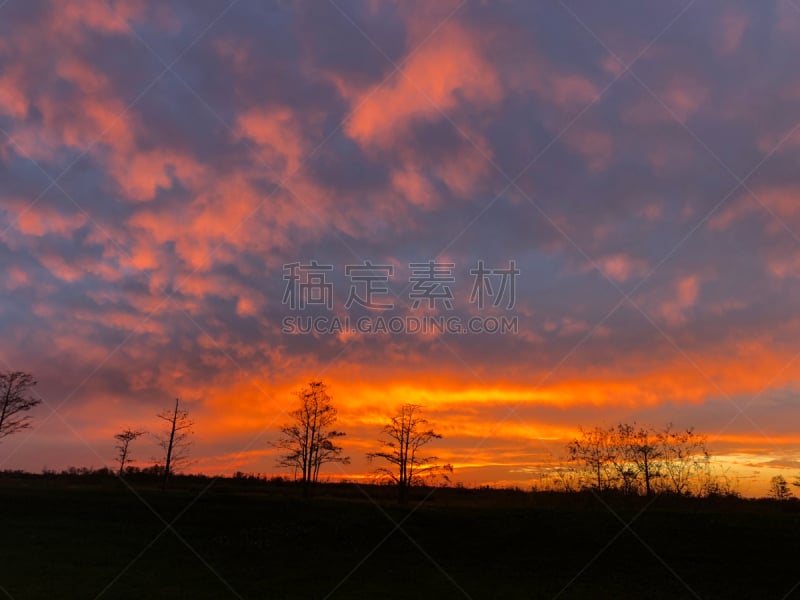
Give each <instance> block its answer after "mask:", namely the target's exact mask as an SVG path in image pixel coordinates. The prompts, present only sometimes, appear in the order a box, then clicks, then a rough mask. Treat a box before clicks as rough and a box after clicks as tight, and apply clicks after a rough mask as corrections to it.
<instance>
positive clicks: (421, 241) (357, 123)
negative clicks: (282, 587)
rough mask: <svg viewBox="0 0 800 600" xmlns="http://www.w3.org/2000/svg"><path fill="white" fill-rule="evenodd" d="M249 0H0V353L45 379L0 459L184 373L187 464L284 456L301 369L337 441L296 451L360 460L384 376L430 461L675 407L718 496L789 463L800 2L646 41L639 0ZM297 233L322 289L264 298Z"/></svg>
mask: <svg viewBox="0 0 800 600" xmlns="http://www.w3.org/2000/svg"><path fill="white" fill-rule="evenodd" d="M244 4H246V3H244ZM244 4H242V3H240V4H239V5H235V6H232V7H230V11H226V12H225V13H224V14H222V15H220V14H219V13H215V12H214V10H215V9H212V8H209V7H205V6H204V7H192V8H191V9H189V8H187V7H185V6H183V5H181V3H180V2H178V3H176V4H174V5H172V4H171V5H169V6H161V5H157V4H156V3H152V2H147V1H143V2H135V3H132V4H130V5H127V4H122V3H116V4H114V5H113V6H112V5H110V4H109V3H107V2H104V1H103V0H89V1H88V2H86V3H85V6H82V8H77V7H75V6H66V5H63V6H62V5H60V4H58V3H50V4H48V3H44V4H41V5H38V4H37V5H36V6H31V7H27V8H26V5H25V3H24V2H11V3H8V5H7V6H3V7H2V17H3V19H4V20H3V24H0V30H2V31H3V35H2V36H0V128H2V133H3V135H0V173H2V186H0V327H2V330H3V335H2V336H0V371H10V370H23V371H29V372H31V373H32V374H33V375H34V376H35V377H36V379H37V380H38V381H39V384H38V387H37V391H38V393H39V394H40V395H41V398H42V399H43V400H44V403H43V404H42V405H41V406H40V407H39V408H37V409H36V411H35V413H34V414H33V416H34V419H33V424H34V427H33V428H32V429H31V430H30V431H29V432H24V433H22V434H20V435H15V436H10V437H8V438H4V439H3V440H2V445H1V446H0V469H6V468H8V469H12V468H22V469H28V470H31V471H39V470H41V469H42V468H43V467H48V468H66V467H69V466H72V465H94V466H98V465H100V464H108V463H110V462H111V461H112V459H113V446H114V444H113V436H114V434H115V433H117V432H119V431H120V430H122V429H123V428H125V427H135V428H142V429H146V430H148V431H150V433H151V434H152V433H154V432H153V431H152V430H153V429H154V428H155V427H157V425H158V423H154V415H155V414H156V413H158V412H159V411H160V410H163V408H164V407H165V406H167V405H168V404H169V402H171V401H172V399H173V398H175V397H180V398H181V400H182V401H183V402H184V403H185V406H186V407H187V409H188V410H189V411H190V414H191V417H192V418H193V420H194V421H195V446H194V448H193V456H194V463H193V464H192V465H191V467H190V468H191V469H192V470H195V471H198V472H207V473H214V474H230V473H232V472H233V471H237V470H239V471H246V472H259V473H269V474H278V473H279V471H278V469H277V467H276V466H275V454H276V450H275V449H274V447H272V446H271V445H270V443H271V442H274V441H275V439H276V438H277V436H278V434H279V431H280V427H281V425H283V424H285V423H286V422H287V419H288V416H287V414H288V412H289V411H290V410H291V409H292V406H293V402H294V399H295V396H294V394H295V392H296V391H297V390H298V389H299V388H301V387H302V386H303V385H305V384H306V383H308V381H310V380H312V379H322V380H324V381H325V382H326V383H327V384H328V386H329V390H330V393H331V395H332V397H333V399H334V403H335V405H336V407H337V409H338V411H339V422H338V425H337V427H338V428H340V429H341V430H342V431H345V432H346V433H347V435H346V437H345V438H343V442H342V443H343V446H344V448H345V453H347V454H349V455H350V456H351V457H352V463H351V465H349V466H347V467H344V468H343V469H338V468H336V469H334V468H331V469H328V470H325V471H324V472H323V476H324V477H330V478H336V479H353V480H362V479H363V480H366V479H369V477H370V472H371V469H373V468H374V466H371V465H369V464H368V463H367V461H366V459H365V455H366V453H367V452H369V451H371V450H374V449H375V446H376V444H377V441H376V440H377V438H378V436H379V435H380V430H381V427H382V426H383V424H384V423H385V422H386V419H387V418H388V416H389V415H391V414H392V413H393V412H394V411H395V410H396V409H397V407H399V406H400V405H402V404H404V403H415V404H420V405H423V406H424V411H425V414H426V416H427V417H428V418H429V419H430V421H431V422H432V423H434V424H435V427H436V429H437V431H438V432H439V433H441V434H442V436H443V439H442V440H437V441H436V443H435V444H433V445H432V448H431V451H432V452H433V453H434V454H437V455H439V456H440V457H441V458H442V459H443V460H447V461H449V462H451V463H452V464H453V465H455V466H456V470H455V473H454V474H453V476H452V480H453V482H454V483H459V482H460V483H464V484H469V485H482V484H497V485H519V486H521V487H530V486H531V485H534V484H535V483H536V481H537V477H538V472H540V471H541V470H542V469H546V468H548V467H550V466H552V465H554V464H557V463H559V461H562V460H563V457H564V452H565V448H564V447H565V444H566V443H567V442H568V441H569V440H570V439H573V438H574V437H575V436H576V435H578V434H579V432H580V429H581V428H591V427H594V426H601V425H602V426H609V425H613V424H614V423H619V422H637V423H640V424H650V425H653V426H655V427H661V426H664V425H666V424H667V423H674V425H675V426H676V427H678V428H688V427H694V428H695V429H696V430H697V432H699V433H701V434H703V435H706V436H707V437H708V443H709V447H710V449H711V452H712V454H713V455H714V456H715V457H716V458H715V460H717V461H718V462H719V465H720V466H721V468H725V469H728V470H729V471H730V472H731V473H734V474H735V476H736V478H738V480H740V481H741V482H742V489H743V490H745V491H746V493H748V494H758V493H762V492H763V491H764V490H765V486H766V482H767V481H768V479H769V477H771V476H773V475H775V474H778V473H781V474H783V475H784V476H785V477H786V478H787V479H790V480H791V479H792V478H793V477H794V475H795V474H797V475H800V429H798V428H797V426H796V423H798V422H800V418H798V417H800V415H799V414H798V407H797V402H796V400H795V398H796V397H797V396H798V394H800V375H798V373H800V371H798V368H800V358H799V357H800V344H799V343H798V340H800V316H798V315H797V311H796V307H797V306H798V302H800V269H798V267H800V245H799V244H798V240H800V235H798V232H800V209H798V207H799V206H800V203H798V198H799V197H800V181H799V180H798V174H797V169H796V164H797V161H798V160H800V137H798V135H797V133H796V132H794V130H793V127H794V125H795V124H796V119H797V114H796V113H797V102H798V100H800V77H798V75H797V73H798V72H800V71H798V69H797V68H795V67H796V66H795V65H794V64H793V63H794V60H793V59H792V60H790V59H786V60H785V61H776V60H775V59H774V56H776V55H779V56H784V57H793V56H800V35H798V34H799V33H800V11H788V12H787V11H783V10H782V9H775V11H772V12H770V11H766V10H765V9H759V8H757V7H755V6H754V7H751V8H750V9H747V10H745V9H744V8H742V9H740V10H739V9H737V12H736V13H735V14H734V13H732V12H729V11H719V10H715V9H714V8H713V7H709V6H699V5H698V6H692V7H690V8H689V9H687V10H688V11H689V12H688V13H687V16H686V17H685V18H680V19H677V20H675V22H674V23H673V25H672V27H673V29H671V30H670V35H665V36H662V37H659V38H658V39H656V40H654V41H653V43H652V45H648V43H647V42H648V39H645V38H647V37H648V36H647V35H646V33H645V32H647V31H649V29H650V27H651V25H652V23H654V22H656V21H660V20H663V21H665V22H669V20H670V19H671V18H673V17H675V15H673V14H672V13H669V10H671V9H669V8H668V7H667V6H666V5H664V6H662V5H658V6H656V5H652V6H649V7H644V6H642V7H637V8H636V9H630V10H626V11H625V14H624V15H622V14H618V13H617V12H615V11H614V10H609V11H606V12H604V11H600V12H597V11H594V10H591V9H590V7H589V6H588V5H587V6H586V7H584V8H581V7H579V6H577V4H576V6H575V7H573V10H574V11H575V14H571V13H570V11H566V10H564V7H563V6H559V5H558V4H555V5H553V6H550V5H548V4H547V3H543V4H542V5H541V6H539V5H538V4H537V5H536V6H535V7H534V6H532V5H531V6H528V5H526V4H525V3H513V2H512V3H508V4H506V3H503V4H498V5H492V4H486V3H482V2H471V1H469V2H465V3H459V2H457V1H456V2H450V1H448V2H440V3H419V2H398V3H391V4H389V3H380V2H366V3H352V4H348V3H345V4H346V6H345V5H343V6H342V7H340V11H337V10H336V9H335V8H334V7H333V5H331V6H328V5H326V4H325V3H323V6H316V7H314V8H311V7H307V6H304V5H302V6H301V5H297V6H295V5H292V4H291V3H276V4H275V6H273V7H272V8H271V9H270V10H264V11H256V10H254V9H253V8H252V7H248V6H245V5H244ZM534 4H535V3H534ZM578 4H579V3H578ZM589 4H591V3H589ZM762 10H763V11H764V12H763V13H762V12H760V11H762ZM341 11H344V12H346V13H347V15H348V16H349V17H350V19H348V18H343V17H344V15H343V14H342V13H341ZM773 12H774V14H773ZM667 13H669V14H667ZM576 15H577V16H579V17H580V19H581V21H582V23H581V24H582V25H583V27H580V26H578V23H577V22H576V21H575V16H576ZM6 19H7V20H6ZM587 27H588V28H589V29H591V30H592V31H593V32H595V35H596V39H595V38H594V37H593V36H588V37H587V31H585V29H586V28H587ZM265 32H266V33H265ZM653 35H654V34H653ZM198 36H199V37H198ZM195 37H197V39H196V40H195ZM685 39H689V40H691V43H688V44H687V43H683V41H682V40H685ZM144 40H147V43H146V44H143V43H142V42H143V41H144ZM598 40H602V43H601V44H600V45H597V41H598ZM765 40H766V41H765ZM767 41H768V43H767ZM153 52H156V54H158V55H159V57H160V58H162V59H163V62H164V64H169V63H170V62H171V61H172V60H173V59H174V60H176V61H177V62H176V63H175V65H174V71H173V72H172V73H167V74H164V73H161V75H164V76H163V77H161V76H159V71H160V70H161V69H158V68H156V69H155V70H154V65H156V67H157V66H158V63H159V61H158V60H155V57H154V56H153V55H152V53H153ZM115 57H117V58H115ZM119 57H121V58H119ZM123 59H124V60H123ZM634 59H635V61H634ZM119 61H123V62H124V64H125V68H124V69H120V68H119V66H120V64H122V63H121V62H119ZM620 61H621V62H622V63H626V65H627V63H630V61H634V63H633V65H632V67H631V68H632V70H634V71H635V73H636V78H637V79H640V80H641V82H640V83H643V84H645V85H641V86H640V85H635V84H636V81H635V80H634V79H632V78H631V77H630V76H629V74H626V72H625V69H624V68H623V66H622V64H621V63H620ZM747 77H749V78H750V79H749V80H752V82H753V83H752V85H751V86H742V85H741V81H742V80H743V78H747ZM765 98H766V99H769V101H765V100H764V99H765ZM751 171H752V173H751ZM745 173H751V175H748V176H747V177H748V181H747V185H746V186H744V185H739V187H735V184H736V183H737V181H735V179H738V177H739V176H743V174H745ZM732 174H739V175H738V176H736V177H733V178H732V177H731V175H732ZM751 177H752V179H750V178H751ZM51 178H52V179H51ZM739 183H741V182H739ZM367 261H369V263H370V264H371V265H372V267H373V269H375V268H376V266H377V267H378V268H379V269H378V270H380V268H382V269H384V270H385V272H386V273H391V275H388V274H387V275H386V278H385V280H380V278H377V279H373V280H372V283H376V282H377V284H378V285H376V288H379V289H378V291H379V293H378V294H377V295H378V299H377V302H376V303H373V302H365V301H364V299H363V298H362V297H361V296H363V295H366V290H367V287H366V285H367V284H365V282H364V280H363V279H362V280H358V279H357V278H353V277H352V274H349V275H348V267H356V268H358V267H362V268H363V267H365V266H366V263H367ZM428 261H435V262H436V263H437V264H438V265H439V267H440V268H443V267H442V265H451V264H452V265H453V266H452V272H451V273H448V274H447V275H448V277H449V278H448V277H444V278H443V279H439V280H436V281H435V283H437V284H445V285H444V287H436V286H434V285H433V284H434V281H433V280H431V279H428V280H426V281H424V282H420V279H419V278H420V275H419V270H420V268H421V267H420V266H419V265H420V264H421V265H423V266H424V265H425V264H427V263H428ZM312 263H313V264H317V265H318V266H319V265H323V266H328V267H330V269H329V270H324V269H323V271H324V274H325V275H324V277H323V279H325V278H327V279H325V283H326V284H329V285H330V287H324V286H323V288H320V290H322V289H325V290H328V291H329V292H330V293H331V294H332V296H333V298H332V300H331V302H330V304H326V303H325V302H319V303H315V302H313V301H309V302H308V304H307V305H303V306H300V305H301V304H303V303H300V304H294V305H293V304H292V302H294V301H295V300H297V299H296V298H295V296H294V295H293V294H295V293H297V294H300V286H301V285H302V284H305V285H306V286H308V285H310V282H311V281H312V280H310V279H307V278H306V279H304V280H303V281H300V279H299V276H298V279H297V280H295V279H294V278H293V275H292V273H293V271H292V270H291V269H292V268H293V267H291V266H292V265H302V266H303V268H307V267H310V266H311V265H312ZM512 263H513V265H515V268H516V269H517V270H518V272H515V273H516V274H515V275H514V278H512V279H513V282H514V284H513V286H511V285H510V284H509V281H510V280H508V279H505V277H506V275H503V273H505V271H504V269H507V268H509V265H511V264H512ZM415 264H416V265H417V267H416V272H415V267H413V265H415ZM479 264H480V265H484V266H485V267H486V269H488V272H489V275H488V276H487V277H489V280H490V282H491V284H492V285H491V286H490V287H485V286H484V285H483V284H482V285H480V286H478V285H477V284H478V283H479V279H478V277H483V275H479V274H478V271H476V266H477V265H479ZM448 268H449V267H448ZM382 272H383V271H382ZM371 273H372V276H373V277H374V275H375V273H374V272H371ZM481 273H483V271H481ZM306 275H307V273H306ZM317 275H319V274H317ZM440 275H441V273H440ZM431 277H432V276H431ZM480 281H483V280H480ZM295 285H297V286H298V287H297V288H296V289H295V287H293V286H295ZM434 288H435V291H436V292H437V293H441V294H443V295H440V296H437V297H435V298H434V297H432V296H430V295H428V296H425V293H429V292H431V290H433V289H434ZM512 288H513V292H514V296H513V298H507V297H506V298H503V297H502V296H503V294H505V293H508V294H510V293H511V290H512ZM306 289H307V288H306ZM445 290H446V291H447V293H449V294H450V296H449V297H448V296H447V293H445ZM478 290H480V291H481V294H483V293H484V292H485V293H486V294H487V297H486V298H483V296H482V295H481V298H482V300H483V301H485V302H484V303H483V304H480V303H479V301H478V300H477V299H476V298H477V297H478V294H477V293H476V292H477V291H478ZM354 291H355V292H356V293H355V294H354ZM373 291H374V289H373ZM289 292H292V293H291V294H290V293H289ZM380 292H385V293H380ZM422 292H424V293H422ZM420 293H422V295H420ZM415 294H416V295H415ZM354 297H357V298H358V300H359V301H355V302H354ZM289 298H291V300H289ZM306 300H308V298H306ZM312 300H313V298H312ZM501 300H502V301H501ZM510 300H513V301H510ZM451 301H452V302H451ZM389 303H391V304H393V306H392V307H391V308H387V306H386V305H387V304H389ZM417 303H418V304H417ZM380 304H382V306H379V305H380ZM300 316H302V317H307V318H312V317H314V318H319V317H321V316H322V317H325V318H328V319H330V318H333V317H336V318H337V319H346V318H352V319H353V320H356V319H357V318H359V317H367V318H370V319H375V318H377V317H379V316H386V317H389V316H391V317H393V318H397V319H398V320H399V321H398V322H400V323H401V324H402V325H403V327H406V326H407V325H408V323H410V322H411V320H413V319H417V320H420V319H423V318H428V317H434V318H453V319H455V320H459V319H460V320H461V321H462V322H467V321H469V320H470V319H477V320H478V321H479V322H480V323H481V324H482V325H486V324H487V323H489V321H490V320H491V319H496V320H497V319H502V318H509V319H511V318H513V319H514V324H515V328H514V329H513V330H512V331H510V332H501V333H495V332H492V331H490V330H484V331H480V332H474V331H471V332H467V334H463V333H461V332H453V331H446V332H443V331H440V330H433V331H425V332H420V331H409V330H408V329H404V330H402V331H394V332H387V333H374V332H371V333H367V332H363V331H354V330H352V331H345V330H339V331H330V330H327V331H317V330H312V331H311V332H305V333H297V331H298V328H297V327H296V326H295V328H294V329H292V327H287V326H286V325H285V322H284V319H286V318H287V317H300ZM409 329H410V326H409ZM135 446H136V447H135V448H133V455H134V458H135V460H136V461H137V464H149V463H151V462H152V460H153V459H154V458H155V457H156V455H157V449H156V447H155V444H154V441H153V437H152V435H149V436H145V437H143V438H142V439H141V440H138V441H137V443H136V445H135Z"/></svg>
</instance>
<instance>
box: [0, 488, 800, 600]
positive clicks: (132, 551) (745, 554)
mask: <svg viewBox="0 0 800 600" xmlns="http://www.w3.org/2000/svg"><path fill="white" fill-rule="evenodd" d="M83 479H85V478H83ZM130 485H131V486H132V487H128V486H126V485H124V484H123V483H121V482H120V481H117V480H114V479H108V478H106V479H104V480H98V481H90V480H82V479H81V478H73V479H70V478H52V477H51V478H48V477H10V476H4V477H0V531H2V535H1V536H0V596H2V595H3V593H4V594H5V595H6V596H8V597H10V598H13V599H14V600H25V599H28V598H48V599H55V598H108V599H113V598H193V599H194V598H327V597H330V598H554V597H559V598H565V599H566V598H697V597H699V598H758V599H759V600H764V599H767V598H778V599H780V598H792V597H796V598H800V566H798V565H799V563H798V558H797V557H798V555H800V553H799V552H798V550H800V506H798V505H799V504H800V503H798V502H794V501H791V502H783V503H778V502H772V501H766V500H760V501H754V500H743V499H737V498H717V499H686V498H670V497H666V496H664V497H657V498H655V499H645V498H627V499H626V498H620V497H600V496H596V495H594V494H592V493H581V494H546V493H524V492H518V491H517V492H515V491H508V490H463V489H440V490H436V491H435V492H431V490H421V489H420V490H415V494H414V495H413V497H412V499H411V501H410V502H409V504H408V505H407V506H398V505H397V504H396V503H395V502H394V501H393V495H392V492H393V490H392V489H390V488H385V487H374V486H364V487H359V486H354V485H332V484H330V485H322V486H320V487H319V488H318V490H317V492H316V495H315V497H314V498H313V499H312V500H311V501H304V500H302V499H301V498H300V494H299V492H298V490H297V489H296V488H295V487H294V486H292V485H288V484H282V485H280V484H266V483H263V482H258V483H257V484H253V483H252V482H247V483H246V484H245V483H240V482H236V481H235V480H230V479H224V480H217V481H212V480H183V481H177V482H175V485H174V488H173V489H172V490H170V491H169V492H168V493H166V494H162V493H161V492H160V491H158V489H157V487H156V486H155V485H154V484H153V483H151V482H133V483H132V484H130ZM423 499H425V500H424V502H422V503H421V504H420V501H421V500H423ZM398 523H399V524H400V527H399V528H398V527H397V524H398ZM628 523H630V526H629V528H628V527H626V524H628ZM167 524H170V527H167Z"/></svg>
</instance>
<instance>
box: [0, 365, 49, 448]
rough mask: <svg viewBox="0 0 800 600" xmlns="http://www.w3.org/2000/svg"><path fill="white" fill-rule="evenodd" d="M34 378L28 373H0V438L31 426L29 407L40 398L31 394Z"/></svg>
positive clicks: (37, 402)
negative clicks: (28, 413)
mask: <svg viewBox="0 0 800 600" xmlns="http://www.w3.org/2000/svg"><path fill="white" fill-rule="evenodd" d="M35 385H36V380H35V379H34V378H33V375H31V374H30V373H23V372H22V371H9V372H7V373H0V439H2V438H4V437H5V436H7V435H11V434H12V433H17V432H18V431H22V430H23V429H27V428H28V427H30V426H31V423H30V420H31V417H30V415H27V414H25V413H27V412H28V411H29V410H30V409H32V408H34V407H35V406H38V405H39V404H40V403H41V400H39V399H38V398H34V397H33V396H32V395H31V390H32V388H33V386H35Z"/></svg>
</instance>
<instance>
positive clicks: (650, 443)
mask: <svg viewBox="0 0 800 600" xmlns="http://www.w3.org/2000/svg"><path fill="white" fill-rule="evenodd" d="M566 450H567V464H568V466H567V467H566V468H562V469H557V470H556V472H555V477H554V479H553V481H554V483H556V487H558V485H559V484H560V486H561V487H562V489H564V490H565V491H571V490H577V489H587V488H591V489H595V490H598V491H605V490H616V491H619V492H622V493H623V494H638V495H648V496H649V495H652V494H655V493H661V492H668V493H673V494H678V495H697V496H707V495H719V494H729V493H734V492H735V490H734V488H733V486H732V484H731V482H730V481H729V480H728V479H727V478H726V477H724V476H723V475H721V474H719V473H715V472H714V471H713V469H712V465H711V456H710V453H709V451H708V448H707V446H706V437H705V436H703V435H700V434H698V433H697V432H695V430H694V429H693V428H688V429H676V428H675V427H674V426H673V425H672V424H671V423H668V424H667V425H666V426H664V427H663V428H660V429H658V428H655V427H653V426H650V425H638V424H636V423H632V424H631V423H619V424H617V425H614V426H611V427H594V428H592V429H581V433H580V435H579V436H578V437H576V438H575V439H573V440H572V441H571V442H569V443H568V444H567V448H566Z"/></svg>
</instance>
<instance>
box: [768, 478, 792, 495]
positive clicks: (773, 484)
mask: <svg viewBox="0 0 800 600" xmlns="http://www.w3.org/2000/svg"><path fill="white" fill-rule="evenodd" d="M769 496H770V498H775V500H788V499H789V498H791V497H792V490H790V489H789V484H788V483H787V481H786V479H784V477H783V475H775V477H773V478H772V479H770V480H769Z"/></svg>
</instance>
